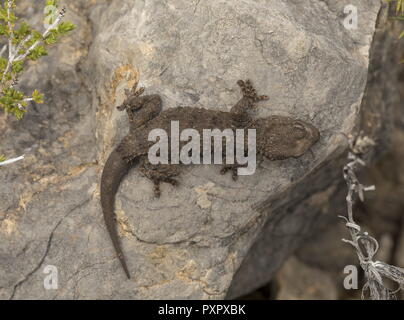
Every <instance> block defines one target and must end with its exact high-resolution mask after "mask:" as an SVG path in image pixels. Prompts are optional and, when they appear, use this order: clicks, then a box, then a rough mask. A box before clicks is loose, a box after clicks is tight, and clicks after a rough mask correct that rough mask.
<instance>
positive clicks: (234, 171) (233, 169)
mask: <svg viewBox="0 0 404 320" xmlns="http://www.w3.org/2000/svg"><path fill="white" fill-rule="evenodd" d="M245 166H246V165H244V164H237V163H236V164H225V165H223V166H222V169H221V170H220V174H221V175H224V174H226V173H227V172H228V171H231V177H232V179H233V181H237V179H238V170H237V169H238V168H243V167H245Z"/></svg>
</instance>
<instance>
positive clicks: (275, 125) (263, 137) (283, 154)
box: [255, 116, 320, 160]
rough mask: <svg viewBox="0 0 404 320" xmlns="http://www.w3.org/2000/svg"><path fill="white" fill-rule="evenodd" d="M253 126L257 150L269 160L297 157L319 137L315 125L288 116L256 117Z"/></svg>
mask: <svg viewBox="0 0 404 320" xmlns="http://www.w3.org/2000/svg"><path fill="white" fill-rule="evenodd" d="M255 127H256V129H257V151H258V152H260V153H262V154H263V155H264V156H265V157H267V158H269V159H271V160H282V159H287V158H291V157H293V158H298V157H300V156H302V155H303V154H304V153H306V152H307V151H308V150H309V149H310V148H311V147H312V146H313V145H314V144H315V143H316V142H317V141H318V140H319V139H320V132H319V131H318V130H317V128H316V127H314V126H313V125H311V124H309V123H307V122H304V121H301V120H295V119H291V118H289V117H280V116H272V117H268V118H265V119H258V120H257V122H256V125H255Z"/></svg>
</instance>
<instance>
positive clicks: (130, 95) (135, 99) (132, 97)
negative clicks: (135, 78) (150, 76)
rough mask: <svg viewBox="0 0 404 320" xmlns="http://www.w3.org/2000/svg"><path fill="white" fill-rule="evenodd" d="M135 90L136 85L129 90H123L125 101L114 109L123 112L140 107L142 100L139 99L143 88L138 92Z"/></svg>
mask: <svg viewBox="0 0 404 320" xmlns="http://www.w3.org/2000/svg"><path fill="white" fill-rule="evenodd" d="M136 88H137V83H136V84H135V85H134V86H133V88H132V89H131V90H128V89H125V95H126V99H125V100H124V101H123V103H122V104H121V105H120V106H118V107H116V108H117V109H118V110H119V111H124V110H131V111H135V110H138V109H140V108H141V107H142V105H143V99H141V98H140V96H141V95H142V94H143V92H144V90H145V88H143V87H142V88H140V89H139V90H137V89H136Z"/></svg>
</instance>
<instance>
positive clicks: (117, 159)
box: [100, 150, 130, 279]
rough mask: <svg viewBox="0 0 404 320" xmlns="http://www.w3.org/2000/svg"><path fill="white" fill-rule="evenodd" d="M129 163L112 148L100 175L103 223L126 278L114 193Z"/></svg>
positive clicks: (128, 275) (127, 272) (127, 273)
mask: <svg viewBox="0 0 404 320" xmlns="http://www.w3.org/2000/svg"><path fill="white" fill-rule="evenodd" d="M129 169H130V163H128V162H127V161H125V160H123V159H122V156H121V155H120V154H119V153H118V151H116V150H114V151H112V153H111V154H110V156H109V157H108V160H107V162H106V163H105V166H104V170H103V172H102V176H101V188H100V189H101V190H100V191H101V207H102V212H103V215H104V220H105V225H106V227H107V230H108V233H109V235H110V237H111V241H112V244H113V246H114V249H115V252H116V255H117V257H118V260H119V262H120V263H121V265H122V268H123V270H124V271H125V274H126V276H127V278H128V279H130V273H129V269H128V266H127V264H126V259H125V256H124V254H123V251H122V247H121V243H120V241H119V235H118V230H117V224H116V218H115V209H114V207H115V195H116V193H117V191H118V188H119V185H120V183H121V180H122V178H123V177H124V176H125V175H126V174H127V173H128V171H129Z"/></svg>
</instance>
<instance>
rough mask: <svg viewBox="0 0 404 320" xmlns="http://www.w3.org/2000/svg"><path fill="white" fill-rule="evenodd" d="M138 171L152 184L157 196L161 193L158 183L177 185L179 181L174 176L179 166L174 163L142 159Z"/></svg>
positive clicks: (177, 173)
mask: <svg viewBox="0 0 404 320" xmlns="http://www.w3.org/2000/svg"><path fill="white" fill-rule="evenodd" d="M139 169H140V172H141V173H142V174H143V175H144V176H145V177H146V178H148V179H149V180H151V181H152V182H153V185H154V195H155V197H156V198H159V197H160V195H161V190H160V183H161V182H165V183H169V184H171V185H172V186H175V187H176V186H178V185H179V182H178V181H177V180H176V179H174V177H176V176H178V175H179V173H180V172H179V168H178V166H176V165H168V164H157V165H152V164H150V163H149V162H148V161H147V159H146V160H144V161H142V162H141V164H140V166H139Z"/></svg>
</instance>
